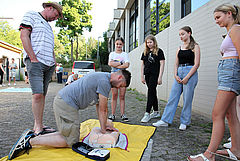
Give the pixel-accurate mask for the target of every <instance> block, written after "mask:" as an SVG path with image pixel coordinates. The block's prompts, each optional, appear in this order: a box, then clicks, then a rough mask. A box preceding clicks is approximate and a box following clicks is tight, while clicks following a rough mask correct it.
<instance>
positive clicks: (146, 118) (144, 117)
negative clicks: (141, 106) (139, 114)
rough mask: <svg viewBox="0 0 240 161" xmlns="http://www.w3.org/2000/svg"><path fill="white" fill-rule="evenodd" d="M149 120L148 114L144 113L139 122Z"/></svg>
mask: <svg viewBox="0 0 240 161" xmlns="http://www.w3.org/2000/svg"><path fill="white" fill-rule="evenodd" d="M150 119H151V118H150V114H149V113H148V112H145V114H144V116H143V118H142V120H141V122H148V121H149V120H150Z"/></svg>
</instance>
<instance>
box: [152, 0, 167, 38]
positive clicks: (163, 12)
mask: <svg viewBox="0 0 240 161" xmlns="http://www.w3.org/2000/svg"><path fill="white" fill-rule="evenodd" d="M169 12H170V2H167V3H162V4H161V5H160V6H159V9H158V13H159V21H160V20H161V19H162V18H164V17H165V16H166V15H167V14H168V13H169ZM151 13H152V14H151V20H150V21H151V27H152V30H151V33H152V34H153V35H156V34H157V31H156V22H157V20H156V17H157V16H156V1H155V2H154V7H152V8H151ZM169 25H170V16H167V17H166V18H165V19H163V20H162V21H161V22H159V24H158V26H159V31H158V32H161V31H162V30H164V29H165V28H167V27H169Z"/></svg>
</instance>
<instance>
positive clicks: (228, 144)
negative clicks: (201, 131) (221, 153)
mask: <svg viewBox="0 0 240 161" xmlns="http://www.w3.org/2000/svg"><path fill="white" fill-rule="evenodd" d="M223 147H224V148H227V149H231V147H232V143H231V142H228V143H225V144H223Z"/></svg>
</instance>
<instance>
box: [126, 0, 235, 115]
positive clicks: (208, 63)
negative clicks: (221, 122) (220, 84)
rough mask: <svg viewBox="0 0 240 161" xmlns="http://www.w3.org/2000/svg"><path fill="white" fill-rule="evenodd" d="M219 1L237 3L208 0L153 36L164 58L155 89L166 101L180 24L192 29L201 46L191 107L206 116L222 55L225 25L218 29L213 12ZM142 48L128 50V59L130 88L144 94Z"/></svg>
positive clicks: (210, 109) (142, 46) (215, 88)
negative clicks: (130, 76) (164, 62)
mask: <svg viewBox="0 0 240 161" xmlns="http://www.w3.org/2000/svg"><path fill="white" fill-rule="evenodd" d="M222 3H233V4H237V5H239V6H240V1H239V0H221V1H219V0H211V1H210V2H208V3H206V4H205V5H203V6H202V7H200V8H198V9H197V10H195V11H194V12H193V13H191V14H189V15H187V16H186V17H185V18H183V19H181V20H179V21H177V22H176V23H174V24H172V25H171V26H170V27H169V28H167V29H166V30H164V31H162V32H161V33H159V34H158V35H156V38H157V40H158V45H159V47H160V48H162V49H163V51H164V54H165V58H166V64H165V71H164V75H163V84H162V85H161V86H158V88H157V91H158V98H159V99H162V100H166V101H167V99H168V97H169V93H170V90H171V86H172V83H173V79H174V76H173V74H174V73H173V70H174V63H175V56H176V50H177V48H178V47H179V46H180V45H181V41H180V39H179V36H178V31H179V29H180V28H181V27H183V26H186V25H188V26H190V27H191V28H192V30H193V37H194V38H195V40H196V42H197V43H198V44H199V45H200V49H201V64H200V67H199V70H198V73H199V75H198V76H199V81H198V85H197V87H196V89H195V96H194V100H193V110H194V111H196V112H200V113H202V114H204V115H206V116H209V117H210V116H211V111H212V108H213V105H214V101H215V98H216V93H217V66H218V62H219V59H220V58H221V57H220V51H219V48H220V45H221V42H222V35H223V34H226V30H225V29H224V28H220V27H219V26H218V25H216V24H215V21H214V17H213V11H214V9H215V7H216V6H218V5H220V4H222ZM143 49H144V44H142V45H141V46H139V47H138V48H136V49H134V50H133V51H131V52H130V53H129V57H130V60H131V65H130V67H129V70H130V71H131V73H132V82H131V84H130V88H135V89H137V90H138V91H139V92H141V93H144V94H146V92H147V88H146V85H143V84H142V83H141V77H140V75H141V74H140V70H141V60H140V58H141V54H142V52H143ZM180 105H181V106H182V99H181V100H180Z"/></svg>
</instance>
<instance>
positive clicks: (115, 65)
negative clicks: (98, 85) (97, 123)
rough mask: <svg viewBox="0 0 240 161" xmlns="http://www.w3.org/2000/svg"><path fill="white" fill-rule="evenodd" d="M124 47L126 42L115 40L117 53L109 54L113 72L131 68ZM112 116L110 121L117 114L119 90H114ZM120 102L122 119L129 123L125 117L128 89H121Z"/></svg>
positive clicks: (119, 39)
mask: <svg viewBox="0 0 240 161" xmlns="http://www.w3.org/2000/svg"><path fill="white" fill-rule="evenodd" d="M123 45H124V40H123V38H121V37H118V38H117V39H116V40H115V51H114V52H111V53H110V54H109V59H108V65H109V66H110V67H112V70H111V72H116V71H118V70H124V69H126V68H128V67H129V65H130V63H129V58H128V54H127V53H126V52H123V50H122V48H123ZM111 91H112V102H111V107H112V114H111V115H110V116H109V119H110V120H112V121H114V120H115V112H116V106H117V98H118V88H112V90H111ZM119 91H120V93H119V100H120V110H121V119H122V120H123V121H125V122H127V121H128V118H127V117H126V116H125V93H126V87H120V88H119Z"/></svg>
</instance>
